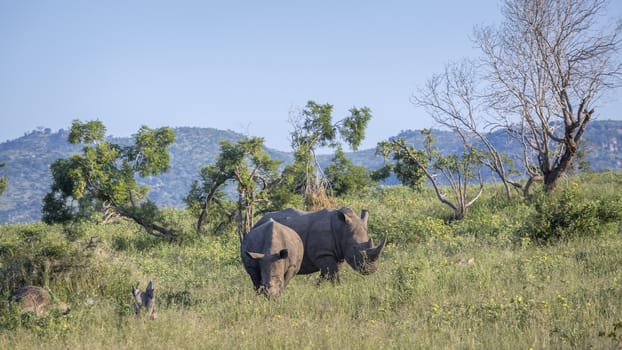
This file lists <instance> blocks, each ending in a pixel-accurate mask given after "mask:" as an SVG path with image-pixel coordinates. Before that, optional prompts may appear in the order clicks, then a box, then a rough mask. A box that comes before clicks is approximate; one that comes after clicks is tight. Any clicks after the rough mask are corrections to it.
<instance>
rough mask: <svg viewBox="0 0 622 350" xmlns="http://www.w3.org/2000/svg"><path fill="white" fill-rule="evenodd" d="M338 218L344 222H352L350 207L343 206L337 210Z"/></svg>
mask: <svg viewBox="0 0 622 350" xmlns="http://www.w3.org/2000/svg"><path fill="white" fill-rule="evenodd" d="M337 214H338V215H339V218H340V219H341V220H343V221H345V222H346V224H348V225H350V224H351V223H352V218H351V217H350V215H353V214H354V213H353V212H352V209H350V208H346V207H343V208H341V209H339V210H338V211H337Z"/></svg>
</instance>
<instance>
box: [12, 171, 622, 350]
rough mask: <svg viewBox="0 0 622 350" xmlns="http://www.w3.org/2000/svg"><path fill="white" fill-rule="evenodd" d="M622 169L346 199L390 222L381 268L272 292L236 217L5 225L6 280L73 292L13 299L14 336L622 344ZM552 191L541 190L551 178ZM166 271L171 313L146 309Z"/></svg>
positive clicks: (185, 341) (128, 342)
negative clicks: (150, 230)
mask: <svg viewBox="0 0 622 350" xmlns="http://www.w3.org/2000/svg"><path fill="white" fill-rule="evenodd" d="M621 186H622V174H620V173H619V172H618V173H616V172H603V173H590V174H584V175H581V176H572V177H566V178H563V180H562V181H560V185H559V188H558V190H557V191H556V192H555V193H554V194H553V195H552V196H550V197H546V196H543V195H542V194H540V193H535V194H534V196H533V198H531V199H529V200H522V199H518V198H519V196H518V195H515V196H514V198H513V199H511V200H508V199H507V198H506V197H505V194H504V192H503V191H502V188H501V187H500V186H497V185H488V186H487V187H486V188H485V193H484V197H483V198H482V199H480V200H479V201H478V202H476V203H475V204H474V206H473V207H472V208H471V210H470V212H469V213H468V215H467V217H466V219H464V220H462V221H451V220H448V219H449V217H450V215H451V212H450V210H449V209H448V208H446V207H444V206H443V205H442V204H441V203H439V202H438V200H437V199H436V197H435V195H434V192H433V191H432V190H431V189H429V188H428V189H424V190H423V191H422V192H414V191H412V190H410V189H408V188H405V187H380V188H376V189H370V190H368V191H366V192H364V193H360V194H358V195H357V196H349V197H343V198H339V199H338V203H337V205H336V206H338V207H340V206H349V207H351V208H353V209H354V211H355V212H357V213H359V212H360V211H361V210H362V209H368V210H369V211H370V218H369V233H370V236H372V237H373V238H374V239H375V240H376V241H379V240H380V238H381V237H382V236H383V235H384V234H385V233H387V234H388V241H389V243H388V244H387V247H386V249H385V251H384V252H383V254H382V256H381V258H380V266H379V269H378V271H377V272H376V273H375V274H372V275H368V276H363V275H360V274H358V273H357V272H355V271H353V270H352V269H351V268H350V267H349V266H347V265H345V266H344V270H343V271H342V273H341V283H340V284H337V285H332V284H331V283H330V282H323V283H321V284H319V285H318V283H317V281H318V274H317V273H316V274H313V275H306V276H296V277H294V279H293V280H292V281H291V282H290V284H289V285H288V286H287V288H286V289H285V291H284V293H283V294H282V295H281V296H280V297H277V298H274V299H266V298H264V297H263V296H260V295H256V294H255V292H254V290H253V288H252V283H251V281H250V279H249V278H248V275H247V274H246V272H245V271H244V268H243V266H242V264H241V261H240V257H239V238H238V235H237V233H236V231H235V228H234V227H232V228H230V229H229V230H227V231H225V232H221V233H218V234H210V235H206V236H204V237H197V236H195V235H194V234H192V232H194V231H193V225H194V219H192V218H191V217H190V216H189V215H188V214H186V213H185V212H182V211H171V212H169V213H168V215H169V220H170V221H171V222H173V223H175V224H176V225H177V226H178V227H180V228H183V231H184V232H188V233H186V234H184V237H183V238H182V239H180V240H178V241H175V242H167V241H163V240H161V239H158V238H155V237H151V236H149V235H147V234H145V233H144V231H142V230H141V229H140V228H139V227H138V226H136V225H134V224H131V223H130V222H127V221H120V222H116V223H112V224H106V225H104V224H82V225H77V226H71V227H62V226H47V225H45V224H42V223H36V224H24V225H3V226H0V275H1V277H0V281H1V283H2V284H1V285H0V288H1V289H0V293H2V295H1V297H2V298H3V299H4V300H6V298H7V296H8V295H9V293H10V292H11V291H13V290H15V289H16V288H18V287H20V286H21V285H23V284H31V283H33V284H34V283H36V284H42V285H45V286H47V287H49V288H50V289H51V290H52V291H53V292H54V294H55V296H56V297H57V298H58V299H60V300H64V301H67V302H68V303H70V304H71V306H72V311H71V312H70V313H69V314H68V315H66V316H63V315H60V314H59V313H58V312H52V313H51V314H50V315H49V316H47V317H41V318H35V317H34V316H33V315H32V314H28V313H26V314H20V313H19V311H18V310H17V309H16V308H15V307H9V306H7V304H6V303H4V302H3V303H0V317H1V318H0V349H590V348H593V349H617V348H620V347H621V346H622V311H621V310H622V240H621V238H622V221H621V220H622V193H621V192H620V190H619V189H620V187H621ZM536 192H537V191H536ZM149 280H152V281H153V283H154V286H155V290H156V293H157V319H155V320H151V319H149V318H148V317H146V316H144V315H141V316H139V317H136V316H134V312H133V308H134V303H133V299H132V295H131V288H132V286H133V285H136V283H137V282H138V281H140V288H142V289H144V288H145V286H146V284H147V282H148V281H149Z"/></svg>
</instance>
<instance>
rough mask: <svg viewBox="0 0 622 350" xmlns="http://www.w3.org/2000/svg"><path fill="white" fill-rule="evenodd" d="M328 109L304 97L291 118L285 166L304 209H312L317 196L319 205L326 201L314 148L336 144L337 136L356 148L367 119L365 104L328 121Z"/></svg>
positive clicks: (363, 133) (369, 115)
mask: <svg viewBox="0 0 622 350" xmlns="http://www.w3.org/2000/svg"><path fill="white" fill-rule="evenodd" d="M332 112H333V106H332V105H331V104H328V103H327V104H318V103H316V102H314V101H308V102H307V105H306V106H305V108H304V109H303V110H302V111H301V113H300V114H299V115H298V118H294V119H293V120H292V124H293V126H294V131H293V132H292V133H291V136H292V149H293V150H294V165H293V166H291V167H289V168H288V169H286V170H288V171H290V172H291V173H293V174H294V175H293V177H294V178H295V179H298V180H299V181H300V182H299V183H297V184H295V186H294V189H295V190H298V191H300V193H302V195H303V197H304V198H305V204H306V206H307V208H308V209H314V207H315V206H316V205H317V204H318V203H317V199H318V198H319V204H320V205H322V206H323V205H324V204H325V203H326V202H327V199H326V188H327V186H328V180H327V178H326V175H325V174H324V173H323V172H322V168H321V166H320V164H319V162H318V160H317V155H316V152H317V150H318V149H319V148H325V147H329V148H336V147H338V146H339V145H340V142H339V140H338V136H340V138H341V140H343V141H345V142H346V143H347V144H348V145H349V146H350V147H351V148H352V149H353V150H357V149H358V147H359V145H360V144H361V142H362V141H363V139H364V138H365V129H366V128H367V123H368V122H369V120H370V119H371V111H370V110H369V108H367V107H363V108H360V109H359V108H356V107H353V108H351V109H350V111H349V112H350V116H348V117H346V118H344V119H341V120H339V121H337V122H335V123H333V121H332Z"/></svg>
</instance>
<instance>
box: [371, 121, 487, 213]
mask: <svg viewBox="0 0 622 350" xmlns="http://www.w3.org/2000/svg"><path fill="white" fill-rule="evenodd" d="M421 133H422V134H424V135H425V136H426V140H425V142H424V149H423V150H415V149H414V148H413V147H412V146H408V145H407V144H406V141H405V140H404V139H395V140H391V141H384V142H381V143H379V144H378V150H377V152H378V153H380V154H382V155H384V156H385V159H386V158H388V157H389V156H390V155H393V159H395V160H396V163H397V164H401V168H397V167H393V171H394V172H395V169H396V168H397V169H399V170H398V172H396V174H397V175H398V178H400V174H401V176H402V177H403V178H405V179H407V180H408V182H407V184H409V186H410V187H412V188H415V189H417V188H419V187H420V186H421V183H422V182H423V176H422V175H421V174H423V175H425V177H426V178H427V179H428V180H429V181H430V183H431V184H432V186H433V187H434V190H435V192H436V196H437V198H438V200H439V201H440V202H441V203H443V204H445V205H447V206H449V207H450V208H451V209H452V210H453V211H454V218H455V219H457V220H461V219H463V218H464V217H465V216H466V215H467V212H468V209H469V207H470V206H471V205H473V203H475V201H477V199H479V197H480V196H481V194H482V192H483V188H484V185H483V182H482V176H481V173H480V168H481V165H482V162H481V158H482V156H481V154H480V153H479V152H478V150H477V149H476V148H475V147H466V148H465V149H464V152H463V153H462V155H461V156H460V157H458V156H456V155H449V156H443V155H441V154H440V153H439V152H438V150H437V149H436V148H435V147H434V145H433V144H434V138H433V136H432V133H431V131H430V130H422V131H421ZM383 173H384V174H385V175H386V174H387V173H386V172H383ZM439 175H442V176H443V178H444V179H445V181H446V182H447V183H448V184H449V189H450V190H451V199H449V198H447V196H445V195H444V194H443V193H442V191H441V187H440V185H441V184H440V183H439V180H438V176H439ZM473 180H476V181H477V183H478V184H479V188H478V190H477V191H476V193H475V194H472V193H471V192H472V191H469V188H470V184H471V183H472V181H473Z"/></svg>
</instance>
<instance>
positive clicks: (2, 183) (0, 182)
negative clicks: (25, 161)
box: [0, 163, 6, 195]
mask: <svg viewBox="0 0 622 350" xmlns="http://www.w3.org/2000/svg"><path fill="white" fill-rule="evenodd" d="M5 166H6V163H0V169H2V168H4V167H5ZM4 190H6V175H4V176H2V177H0V195H2V193H3V192H4Z"/></svg>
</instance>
